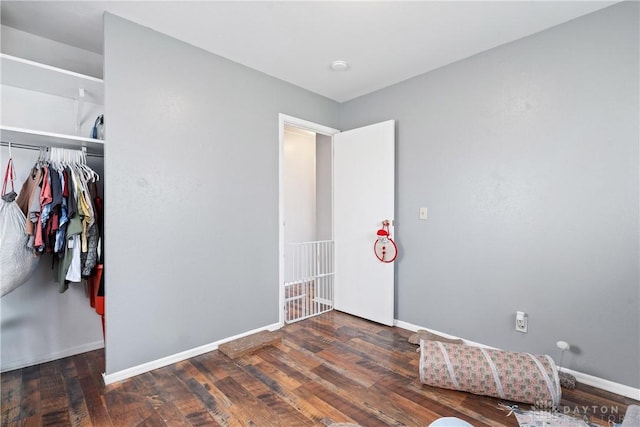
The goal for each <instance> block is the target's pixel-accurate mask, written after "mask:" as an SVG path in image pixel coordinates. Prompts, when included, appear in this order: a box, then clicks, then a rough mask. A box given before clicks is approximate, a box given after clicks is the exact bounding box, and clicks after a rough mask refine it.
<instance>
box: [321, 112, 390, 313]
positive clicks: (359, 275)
mask: <svg viewBox="0 0 640 427" xmlns="http://www.w3.org/2000/svg"><path fill="white" fill-rule="evenodd" d="M333 138H334V139H333V179H334V187H333V188H334V190H333V191H334V193H333V197H334V199H333V200H334V211H333V215H334V217H333V224H334V242H335V290H334V292H335V293H334V307H335V308H336V309H337V310H340V311H344V312H345V313H349V314H353V315H355V316H359V317H362V318H365V319H369V320H373V321H375V322H378V323H382V324H385V325H392V324H393V317H394V313H393V310H394V263H383V262H380V261H379V260H378V259H377V258H376V256H375V254H374V251H373V245H374V243H375V239H376V231H377V230H378V229H380V228H382V221H384V220H390V221H393V219H394V207H395V203H394V199H395V193H394V189H395V121H393V120H389V121H386V122H382V123H377V124H374V125H370V126H365V127H362V128H358V129H353V130H350V131H346V132H342V133H339V134H336V135H334V137H333ZM390 231H391V235H392V237H393V235H394V233H393V226H391V227H390Z"/></svg>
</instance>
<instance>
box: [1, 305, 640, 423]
mask: <svg viewBox="0 0 640 427" xmlns="http://www.w3.org/2000/svg"><path fill="white" fill-rule="evenodd" d="M410 334H411V333H410V332H409V331H406V330H403V329H399V328H390V327H386V326H382V325H378V324H375V323H371V322H367V321H364V320H362V319H359V318H356V317H352V316H349V315H346V314H343V313H339V312H335V311H333V312H329V313H326V314H323V315H321V316H318V317H315V318H311V319H307V320H304V321H301V322H298V323H294V324H291V325H287V326H286V327H285V328H284V329H283V330H282V337H283V339H282V341H281V342H280V343H278V344H276V345H274V346H269V347H264V348H262V349H260V350H258V351H256V352H255V353H252V354H249V355H245V356H242V357H240V358H238V359H235V360H231V359H229V358H228V357H227V356H225V355H223V354H222V353H220V352H219V351H213V352H210V353H207V354H204V355H201V356H198V357H195V358H192V359H189V360H186V361H183V362H180V363H177V364H174V365H171V366H167V367H165V368H161V369H157V370H155V371H152V372H148V373H145V374H142V375H139V376H137V377H134V378H131V379H128V380H125V381H122V382H119V383H117V384H112V385H109V386H104V384H103V382H102V377H101V372H103V370H104V352H103V351H102V350H96V351H92V352H88V353H84V354H80V355H77V356H73V357H68V358H65V359H61V360H57V361H54V362H50V363H44V364H41V365H37V366H31V367H28V368H24V369H19V370H15V371H11V372H6V373H3V374H2V375H1V385H2V389H1V400H0V404H1V411H2V418H1V420H2V426H7V427H9V426H116V427H120V426H125V427H128V426H153V427H162V426H218V425H220V426H323V425H330V424H331V423H333V422H349V423H357V424H360V425H362V426H367V427H372V426H401V425H406V426H428V425H429V423H431V422H432V421H434V420H435V419H437V418H440V417H445V416H454V417H458V418H462V419H464V420H467V421H468V422H470V423H471V424H473V425H474V426H512V427H513V426H517V425H518V423H517V421H516V420H515V418H514V417H513V416H507V414H508V412H507V411H505V410H503V409H501V408H499V407H498V404H499V403H500V400H498V399H493V398H489V397H482V396H475V395H472V394H468V393H462V392H456V391H450V390H442V389H437V388H433V387H427V386H423V385H421V384H420V382H419V380H418V353H417V352H416V346H414V345H412V344H409V343H408V342H407V338H408V336H409V335H410ZM562 404H563V408H562V410H563V411H564V412H565V413H570V414H573V415H576V416H579V417H581V418H583V417H586V418H588V419H589V421H590V422H591V423H594V424H596V425H600V426H607V425H608V423H607V422H608V421H609V420H610V419H611V420H612V421H619V420H620V418H621V417H622V416H623V415H624V413H625V411H626V408H627V405H629V404H638V402H635V401H633V400H631V399H628V398H624V397H622V396H617V395H614V394H612V393H608V392H605V391H602V390H598V389H595V388H592V387H589V386H585V385H578V387H577V388H576V389H575V390H563V400H562ZM521 407H524V408H528V406H526V405H521Z"/></svg>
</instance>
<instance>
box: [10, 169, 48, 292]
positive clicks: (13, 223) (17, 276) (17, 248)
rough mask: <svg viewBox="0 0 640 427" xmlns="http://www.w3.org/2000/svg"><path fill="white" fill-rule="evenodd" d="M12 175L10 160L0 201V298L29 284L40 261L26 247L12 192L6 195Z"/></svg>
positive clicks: (19, 212)
mask: <svg viewBox="0 0 640 427" xmlns="http://www.w3.org/2000/svg"><path fill="white" fill-rule="evenodd" d="M13 173H14V172H13V160H12V159H11V158H9V164H8V165H7V170H6V172H5V178H4V185H3V188H2V196H3V197H2V200H0V297H3V296H5V295H6V294H8V293H9V292H11V291H13V290H15V289H16V288H17V287H18V286H20V285H22V284H23V283H25V282H26V281H27V280H29V277H30V276H31V275H32V274H33V272H34V271H35V269H36V266H37V265H38V262H39V261H40V258H39V257H36V256H34V254H33V250H31V249H29V248H28V247H27V242H28V240H29V236H27V234H26V233H25V221H26V217H25V215H24V213H22V211H21V210H20V208H19V207H18V204H17V203H16V202H15V200H14V199H15V192H13V191H11V193H13V194H11V193H6V184H7V181H9V180H11V181H12V190H13ZM5 196H8V197H5Z"/></svg>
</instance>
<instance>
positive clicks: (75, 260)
mask: <svg viewBox="0 0 640 427" xmlns="http://www.w3.org/2000/svg"><path fill="white" fill-rule="evenodd" d="M67 250H70V251H72V252H71V265H69V270H67V275H66V276H65V279H67V280H68V281H70V282H80V281H81V280H82V274H81V271H82V267H81V266H80V250H81V247H80V235H79V234H74V235H73V236H71V237H70V238H69V248H68V249H67Z"/></svg>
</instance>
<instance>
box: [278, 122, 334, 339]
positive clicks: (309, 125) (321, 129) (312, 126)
mask: <svg viewBox="0 0 640 427" xmlns="http://www.w3.org/2000/svg"><path fill="white" fill-rule="evenodd" d="M285 124H288V125H292V126H296V127H299V128H302V129H306V130H309V131H311V132H315V133H319V134H322V135H327V136H333V135H335V134H336V133H340V131H339V130H338V129H333V128H330V127H328V126H324V125H320V124H317V123H313V122H310V121H308V120H304V119H299V118H297V117H293V116H288V115H286V114H282V113H280V114H278V321H279V322H280V327H282V326H283V325H284V305H285V301H284V250H285V248H284V126H285ZM332 150H333V145H332ZM332 167H333V165H332Z"/></svg>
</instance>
